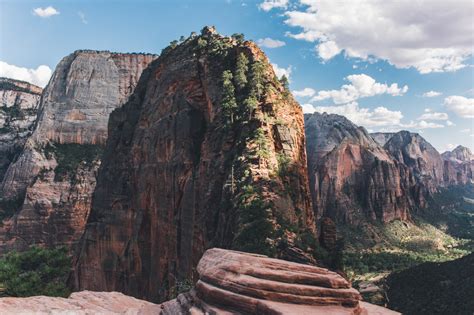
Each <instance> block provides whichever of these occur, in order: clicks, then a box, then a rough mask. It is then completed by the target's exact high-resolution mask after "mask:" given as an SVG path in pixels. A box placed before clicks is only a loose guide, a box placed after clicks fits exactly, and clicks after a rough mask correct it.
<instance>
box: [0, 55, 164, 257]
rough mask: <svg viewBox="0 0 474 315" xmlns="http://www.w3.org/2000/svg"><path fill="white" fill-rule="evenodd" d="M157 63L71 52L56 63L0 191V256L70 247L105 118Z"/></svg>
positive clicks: (87, 198) (90, 186)
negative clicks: (35, 116)
mask: <svg viewBox="0 0 474 315" xmlns="http://www.w3.org/2000/svg"><path fill="white" fill-rule="evenodd" d="M156 57H157V56H155V55H147V54H120V53H110V52H105V51H76V52H74V53H72V54H71V55H69V56H67V57H65V58H63V60H61V62H60V63H59V64H58V66H57V67H56V70H55V71H54V73H53V75H52V77H51V79H50V82H49V84H48V85H47V87H46V88H45V89H44V91H43V94H42V97H41V102H40V104H39V107H38V112H39V114H38V119H37V121H36V123H35V125H34V127H33V126H32V127H31V128H30V129H33V131H32V134H31V136H29V137H28V139H27V140H26V139H25V140H26V143H24V146H23V147H22V148H21V149H20V150H19V152H18V154H17V156H16V158H15V160H14V161H13V163H11V164H10V165H9V167H8V168H7V169H6V172H5V176H4V177H3V180H2V182H1V184H0V198H2V202H1V204H0V212H1V213H3V215H2V218H3V222H2V224H1V226H0V254H1V253H3V252H5V251H7V250H10V249H12V248H16V249H20V250H21V249H24V248H26V247H28V246H29V245H31V244H38V245H43V246H56V245H66V246H71V245H72V244H74V243H75V242H76V241H77V240H78V238H79V237H80V236H81V235H82V232H83V229H84V226H85V223H86V221H87V216H88V214H89V210H90V204H91V200H92V193H93V191H94V188H95V184H96V175H97V170H98V167H99V165H100V160H101V156H102V151H103V146H104V145H105V142H106V139H107V123H108V119H109V115H110V113H111V112H112V111H113V110H114V109H115V108H117V107H120V106H122V105H123V103H124V102H126V101H127V99H128V97H129V96H130V94H131V93H132V92H133V90H134V88H135V86H136V84H137V82H138V80H139V78H140V76H141V73H142V71H143V70H144V69H145V68H146V67H147V66H148V64H149V63H150V62H152V61H153V60H154V59H156ZM39 92H40V91H38V93H39ZM35 95H36V96H35V97H36V98H37V99H39V97H40V96H39V94H35Z"/></svg>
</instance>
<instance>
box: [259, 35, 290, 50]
mask: <svg viewBox="0 0 474 315" xmlns="http://www.w3.org/2000/svg"><path fill="white" fill-rule="evenodd" d="M257 44H258V45H259V46H262V47H266V48H278V47H283V46H285V45H286V43H285V42H284V41H281V40H278V39H272V38H269V37H266V38H261V39H259V40H257Z"/></svg>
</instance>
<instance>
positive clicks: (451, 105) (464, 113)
mask: <svg viewBox="0 0 474 315" xmlns="http://www.w3.org/2000/svg"><path fill="white" fill-rule="evenodd" d="M444 107H446V109H447V110H450V111H452V112H454V113H455V114H456V115H458V116H460V117H463V118H474V98H467V97H464V96H459V95H452V96H448V97H446V98H445V99H444Z"/></svg>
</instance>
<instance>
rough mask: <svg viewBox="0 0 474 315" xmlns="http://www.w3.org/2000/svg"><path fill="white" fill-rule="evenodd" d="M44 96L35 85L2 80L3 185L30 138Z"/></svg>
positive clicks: (0, 142)
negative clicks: (6, 174) (4, 179)
mask: <svg viewBox="0 0 474 315" xmlns="http://www.w3.org/2000/svg"><path fill="white" fill-rule="evenodd" d="M41 93H42V89H41V88H40V87H38V86H35V85H33V84H29V83H26V82H22V81H17V80H13V79H7V78H0V182H1V181H2V179H3V176H4V174H5V172H6V170H7V169H8V166H9V165H10V164H11V163H12V161H13V160H14V159H15V158H16V157H17V156H18V155H19V154H20V152H21V149H22V148H23V146H24V145H25V142H26V139H27V137H28V136H29V135H31V131H32V129H33V124H34V122H35V121H36V118H37V114H38V105H39V102H40V98H41Z"/></svg>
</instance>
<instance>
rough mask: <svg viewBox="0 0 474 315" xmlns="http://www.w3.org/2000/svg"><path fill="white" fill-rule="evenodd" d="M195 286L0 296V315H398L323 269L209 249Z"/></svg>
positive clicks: (201, 263) (265, 257) (199, 265)
mask: <svg viewBox="0 0 474 315" xmlns="http://www.w3.org/2000/svg"><path fill="white" fill-rule="evenodd" d="M197 271H198V274H199V280H198V281H197V283H196V285H195V288H194V289H192V290H191V291H189V292H187V293H182V294H180V295H178V297H177V298H176V299H174V300H171V301H168V302H165V303H163V304H153V303H149V302H145V301H141V300H138V299H135V298H132V297H129V296H126V295H123V294H122V293H117V292H91V291H82V292H78V293H73V294H72V295H71V296H70V297H69V298H68V299H64V298H53V297H44V296H36V297H29V298H3V299H0V309H1V310H2V314H18V313H28V314H30V313H35V314H51V313H52V312H58V313H63V312H68V314H69V313H72V314H97V313H101V314H104V313H106V314H161V315H180V314H183V315H184V314H194V315H200V314H210V315H212V314H227V315H232V314H234V315H237V314H263V315H265V314H315V315H317V314H326V315H328V314H329V315H336V314H371V315H376V314H377V315H378V314H380V315H383V314H387V315H390V314H399V313H397V312H394V311H391V310H388V309H385V308H383V307H379V306H375V305H372V304H368V303H364V302H361V301H360V300H361V296H360V294H359V292H357V291H356V290H355V289H353V288H351V286H350V283H349V282H347V281H346V280H345V279H344V278H342V277H341V276H340V275H338V274H336V273H334V272H332V271H329V270H327V269H324V268H319V267H314V266H309V265H303V264H297V263H292V262H288V261H284V260H279V259H272V258H268V257H267V256H263V255H256V254H248V253H243V252H237V251H231V250H224V249H218V248H213V249H209V250H207V251H206V252H205V253H204V256H203V257H202V258H201V260H200V261H199V264H198V266H197Z"/></svg>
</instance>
